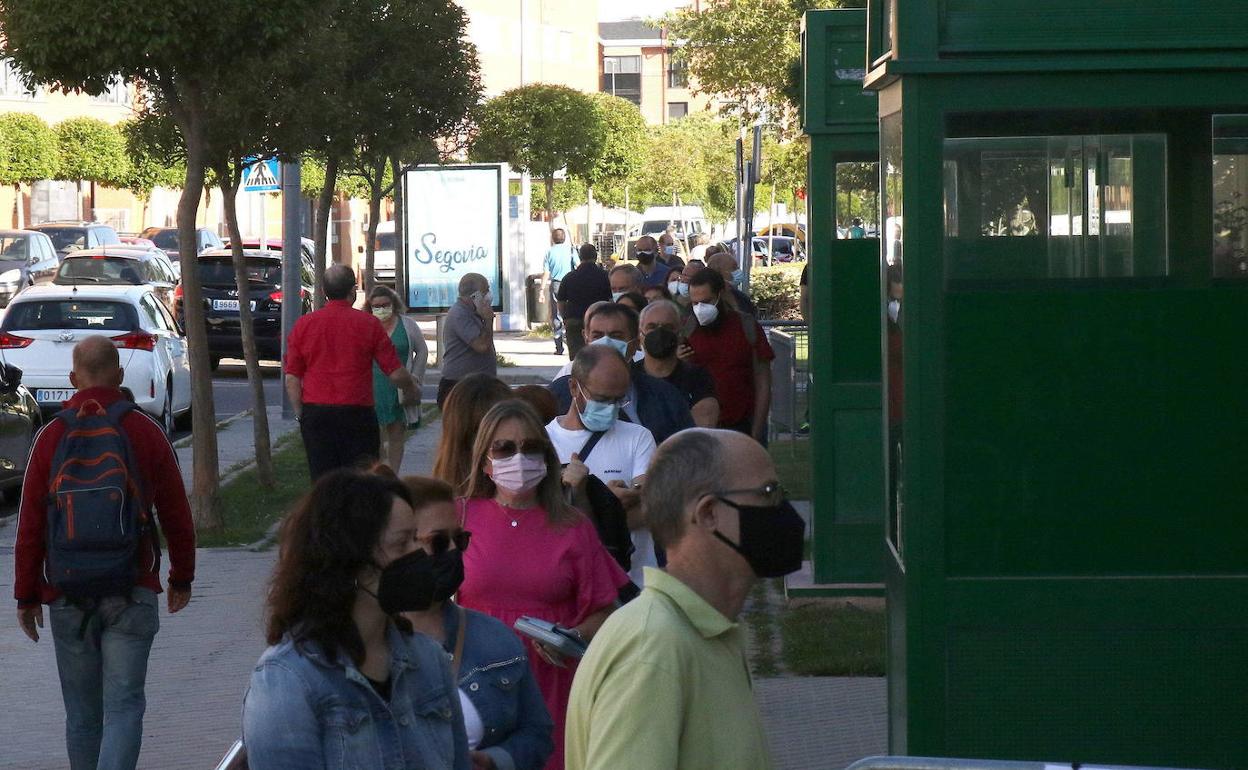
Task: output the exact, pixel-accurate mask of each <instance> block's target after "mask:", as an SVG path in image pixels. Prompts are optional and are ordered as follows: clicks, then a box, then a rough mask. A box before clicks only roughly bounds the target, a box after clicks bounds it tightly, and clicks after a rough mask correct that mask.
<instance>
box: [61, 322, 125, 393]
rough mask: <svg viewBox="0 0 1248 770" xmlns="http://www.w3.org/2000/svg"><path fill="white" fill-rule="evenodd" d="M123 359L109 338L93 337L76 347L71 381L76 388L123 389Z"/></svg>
mask: <svg viewBox="0 0 1248 770" xmlns="http://www.w3.org/2000/svg"><path fill="white" fill-rule="evenodd" d="M121 376H122V373H121V359H120V358H119V357H118V356H117V346H116V345H114V344H113V341H112V340H110V339H109V338H108V337H103V336H100V335H98V334H97V335H92V336H90V337H87V338H86V339H84V340H82V341H81V342H79V343H78V344H77V345H75V346H74V370H73V371H72V372H70V373H69V381H70V384H72V385H73V386H74V387H75V388H77V389H79V390H83V389H85V388H98V387H105V388H119V387H121Z"/></svg>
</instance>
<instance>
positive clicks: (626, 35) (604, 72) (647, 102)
mask: <svg viewBox="0 0 1248 770" xmlns="http://www.w3.org/2000/svg"><path fill="white" fill-rule="evenodd" d="M675 46H676V43H675V41H673V40H671V39H670V38H668V37H667V33H666V31H665V30H663V29H662V28H660V27H655V26H651V25H650V24H648V23H647V22H646V21H644V20H641V19H628V20H624V21H608V22H602V23H600V24H599V25H598V48H599V51H600V56H601V61H600V65H599V66H600V69H599V75H600V83H599V87H598V90H599V91H602V92H604V93H608V94H613V95H615V96H618V97H620V98H623V99H627V100H628V101H630V102H632V103H633V104H636V105H637V106H638V108H640V109H641V114H642V116H643V117H644V118H645V119H646V122H647V123H649V124H651V125H661V124H663V123H669V122H671V121H673V120H679V119H680V118H683V117H685V116H686V115H689V114H691V113H694V112H701V111H704V110H708V109H710V108H711V107H712V106H713V100H712V99H711V98H710V97H709V96H706V95H704V94H695V93H694V87H693V86H694V84H693V83H691V82H690V78H689V71H688V69H687V68H686V67H685V66H684V64H683V62H680V61H677V60H676V59H675V58H674V57H673V56H672V51H673V50H674V48H675Z"/></svg>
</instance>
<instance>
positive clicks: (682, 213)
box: [628, 206, 711, 259]
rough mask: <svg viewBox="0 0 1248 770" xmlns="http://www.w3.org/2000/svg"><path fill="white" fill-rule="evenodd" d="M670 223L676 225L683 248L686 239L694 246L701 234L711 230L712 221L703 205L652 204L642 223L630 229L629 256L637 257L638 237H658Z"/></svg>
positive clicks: (631, 257) (677, 236)
mask: <svg viewBox="0 0 1248 770" xmlns="http://www.w3.org/2000/svg"><path fill="white" fill-rule="evenodd" d="M668 225H675V226H676V233H675V235H676V240H677V241H679V242H680V243H681V246H682V250H683V247H684V244H685V243H686V239H687V242H688V244H689V248H693V246H694V241H695V239H696V238H697V237H698V236H699V235H703V234H707V235H709V234H710V232H711V225H710V222H708V221H707V219H706V214H705V213H704V212H703V211H702V207H701V206H651V207H649V208H648V209H646V211H645V213H644V214H642V215H641V224H638V225H635V226H634V227H633V228H631V229H630V230H629V233H628V258H629V259H634V258H635V257H634V254H635V253H636V250H637V249H636V244H637V239H638V238H640V237H641V236H643V235H649V236H651V237H653V238H658V237H659V236H660V235H662V234H663V233H664V232H666V231H667V227H668Z"/></svg>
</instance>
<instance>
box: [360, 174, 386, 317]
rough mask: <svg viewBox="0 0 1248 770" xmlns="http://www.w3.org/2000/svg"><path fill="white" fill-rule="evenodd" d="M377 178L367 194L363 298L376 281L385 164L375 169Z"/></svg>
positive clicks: (362, 282) (362, 283)
mask: <svg viewBox="0 0 1248 770" xmlns="http://www.w3.org/2000/svg"><path fill="white" fill-rule="evenodd" d="M376 171H377V177H376V178H375V179H373V180H370V182H372V183H371V184H370V185H369V193H368V234H367V235H366V236H365V239H364V280H363V281H361V285H363V286H364V296H368V293H369V292H370V291H372V290H373V286H374V285H376V283H377V279H376V276H375V275H374V261H375V258H376V256H377V249H376V245H377V244H376V241H377V225H378V224H379V222H378V221H377V220H378V219H380V218H381V196H382V190H381V183H382V180H384V179H385V173H386V162H385V161H383V162H382V163H381V164H380V165H379V166H378V167H377V169H376Z"/></svg>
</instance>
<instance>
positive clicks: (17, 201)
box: [13, 182, 26, 230]
mask: <svg viewBox="0 0 1248 770" xmlns="http://www.w3.org/2000/svg"><path fill="white" fill-rule="evenodd" d="M25 209H26V207H25V206H23V205H22V183H21V182H18V183H17V184H15V185H13V226H14V227H16V228H17V229H18V230H25V229H26V211H25Z"/></svg>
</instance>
